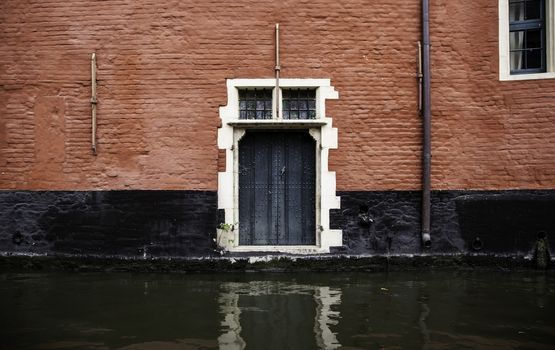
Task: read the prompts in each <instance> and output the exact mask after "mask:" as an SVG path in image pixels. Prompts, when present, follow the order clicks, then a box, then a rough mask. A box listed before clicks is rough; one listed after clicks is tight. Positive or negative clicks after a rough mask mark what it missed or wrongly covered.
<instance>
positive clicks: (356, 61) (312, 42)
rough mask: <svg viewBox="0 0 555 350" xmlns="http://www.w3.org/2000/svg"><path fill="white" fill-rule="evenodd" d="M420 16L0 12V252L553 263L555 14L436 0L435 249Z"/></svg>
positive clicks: (377, 11) (330, 6) (313, 4)
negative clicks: (548, 252)
mask: <svg viewBox="0 0 555 350" xmlns="http://www.w3.org/2000/svg"><path fill="white" fill-rule="evenodd" d="M421 11H422V9H421V3H420V1H406V0H404V1H401V0H393V1H389V2H387V3H383V2H376V1H356V0H350V1H340V2H338V1H329V0H316V1H302V2H296V1H283V2H272V1H248V0H245V1H234V2H232V3H228V2H221V1H203V2H193V1H167V2H159V1H147V0H141V1H133V2H120V1H103V2H92V3H91V2H83V1H74V0H69V1H64V2H59V1H51V2H33V1H11V0H7V1H3V2H2V3H1V4H0V18H1V21H0V28H1V29H0V39H1V40H0V168H1V173H0V188H1V192H0V208H1V209H0V251H2V252H3V253H6V254H13V253H19V254H27V253H37V254H52V253H55V254H78V255H97V256H147V255H148V256H160V257H166V256H179V257H198V256H202V257H204V256H219V255H220V254H222V253H226V254H231V255H233V254H235V253H241V254H244V253H249V252H257V253H259V252H286V253H295V254H316V253H322V254H327V253H338V254H349V255H351V254H354V255H368V254H377V255H380V254H389V253H392V254H419V253H423V252H424V253H432V254H445V253H449V254H450V253H462V254H474V253H480V254H482V253H483V254H492V255H493V254H508V255H528V254H533V253H534V250H535V249H536V248H537V246H538V242H540V241H542V240H543V241H545V240H546V239H547V240H549V239H551V241H550V242H551V243H548V244H551V247H552V248H553V247H554V244H555V239H554V238H552V235H553V234H555V215H554V213H555V44H554V43H555V32H554V31H555V15H554V13H555V3H554V1H553V0H542V1H531V0H528V1H512V0H498V1H479V0H473V1H463V2H456V1H446V0H432V1H431V2H430V13H429V15H430V16H429V19H430V35H431V36H430V42H431V61H430V68H431V86H430V88H431V101H432V104H431V111H432V129H431V133H432V141H431V151H432V172H431V188H432V192H431V232H430V234H431V246H430V247H429V248H425V247H423V244H422V236H421V217H422V216H421V212H422V205H421V196H422V193H421V189H422V116H421V113H420V112H419V106H420V104H421V103H420V101H421V98H420V93H419V91H420V89H419V84H418V77H419V74H418V72H419V71H418V66H419V51H418V42H419V41H421V40H422V20H421V18H422V16H421ZM276 23H279V24H280V30H279V59H280V61H279V73H280V79H279V82H276V79H275V73H276V60H275V54H276V39H275V38H276V37H275V24H276ZM93 53H94V54H95V62H92V64H91V55H92V54H93ZM92 70H94V71H95V73H96V79H94V80H95V82H96V95H95V96H94V97H93V94H92V92H91V85H92V78H91V74H92ZM91 101H92V102H93V103H91ZM93 107H94V108H95V110H96V127H95V128H93V127H92V114H91V110H92V108H93ZM93 130H94V131H95V133H96V134H95V135H94V136H93ZM93 140H94V141H93ZM93 142H94V143H96V152H93V151H92V149H91V147H92V144H93ZM218 227H220V228H221V229H220V230H219V231H218V230H217V228H218ZM545 242H547V241H545Z"/></svg>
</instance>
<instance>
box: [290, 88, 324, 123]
mask: <svg viewBox="0 0 555 350" xmlns="http://www.w3.org/2000/svg"><path fill="white" fill-rule="evenodd" d="M282 101H283V110H282V113H283V119H316V89H303V88H301V89H283V91H282Z"/></svg>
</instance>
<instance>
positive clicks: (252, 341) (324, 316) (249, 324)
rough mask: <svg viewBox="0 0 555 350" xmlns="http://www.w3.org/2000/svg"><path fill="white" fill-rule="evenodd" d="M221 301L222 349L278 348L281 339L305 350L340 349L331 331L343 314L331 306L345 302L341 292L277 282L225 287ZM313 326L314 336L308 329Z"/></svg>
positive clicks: (234, 284) (228, 284)
mask: <svg viewBox="0 0 555 350" xmlns="http://www.w3.org/2000/svg"><path fill="white" fill-rule="evenodd" d="M308 300H311V301H310V302H307V301H308ZM218 301H219V303H220V312H221V313H222V316H223V321H222V322H221V325H222V335H221V336H220V337H219V338H218V343H219V346H220V349H225V350H228V349H229V350H236V349H244V348H245V347H246V346H247V344H249V347H254V348H256V347H257V346H259V345H258V344H259V343H260V344H261V345H264V347H265V348H272V347H274V348H279V347H281V344H280V342H281V341H283V342H284V344H289V342H290V341H291V339H295V342H296V344H297V345H300V346H302V347H303V348H319V349H337V348H339V347H340V346H341V345H340V344H339V342H338V340H337V336H336V333H334V332H332V330H331V329H330V326H332V325H337V324H338V319H339V312H338V311H334V310H332V307H333V306H338V305H339V304H340V303H341V290H340V289H336V288H330V287H318V286H308V285H296V284H288V283H281V282H273V281H253V282H250V283H225V284H223V285H222V292H221V293H220V297H219V299H218ZM310 318H313V321H312V322H310ZM279 321H281V322H283V323H284V324H282V325H279ZM241 323H243V326H244V327H242V325H241ZM310 324H313V327H312V332H306V331H305V330H303V328H302V327H303V326H304V327H306V325H310ZM291 333H293V334H291ZM310 334H313V335H314V338H312V337H307V335H310Z"/></svg>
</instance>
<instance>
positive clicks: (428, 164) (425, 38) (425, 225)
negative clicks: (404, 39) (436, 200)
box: [422, 0, 432, 248]
mask: <svg viewBox="0 0 555 350" xmlns="http://www.w3.org/2000/svg"><path fill="white" fill-rule="evenodd" d="M422 43H423V51H422V69H423V72H422V73H423V91H422V95H423V96H422V99H423V103H422V107H423V110H422V133H423V139H422V245H423V246H424V247H425V248H430V247H431V245H432V240H431V237H430V211H431V200H430V192H431V175H432V112H431V96H430V95H431V90H430V20H429V0H422Z"/></svg>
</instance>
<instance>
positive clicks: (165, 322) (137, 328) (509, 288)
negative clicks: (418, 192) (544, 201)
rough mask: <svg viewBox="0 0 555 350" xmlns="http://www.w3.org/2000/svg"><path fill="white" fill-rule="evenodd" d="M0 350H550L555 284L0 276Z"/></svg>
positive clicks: (501, 276)
mask: <svg viewBox="0 0 555 350" xmlns="http://www.w3.org/2000/svg"><path fill="white" fill-rule="evenodd" d="M0 307H1V308H0V310H1V317H0V349H162V350H170V349H171V350H173V349H245V348H246V349H338V348H342V349H554V348H555V275H553V274H551V275H549V274H548V275H545V274H536V273H503V272H499V273H492V272H488V273H460V272H459V273H456V272H418V273H417V272H412V273H389V274H385V273H384V274H361V273H357V274H351V273H344V274H343V273H335V274H292V275H291V274H242V275H239V274H228V275H144V274H49V273H25V274H15V273H9V274H6V273H5V274H1V275H0Z"/></svg>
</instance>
